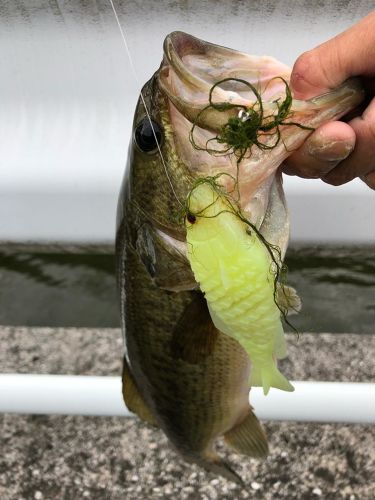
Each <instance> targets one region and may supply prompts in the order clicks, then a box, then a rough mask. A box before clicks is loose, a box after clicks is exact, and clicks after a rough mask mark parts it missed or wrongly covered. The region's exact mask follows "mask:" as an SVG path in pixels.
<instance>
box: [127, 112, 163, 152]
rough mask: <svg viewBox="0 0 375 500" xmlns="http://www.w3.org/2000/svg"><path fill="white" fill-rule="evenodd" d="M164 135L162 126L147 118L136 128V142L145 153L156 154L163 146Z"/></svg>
mask: <svg viewBox="0 0 375 500" xmlns="http://www.w3.org/2000/svg"><path fill="white" fill-rule="evenodd" d="M162 138H163V133H162V129H161V127H160V125H159V124H158V123H156V122H155V121H154V120H150V119H148V118H147V117H145V118H143V120H142V121H140V122H139V123H138V125H137V126H136V127H135V132H134V140H135V143H136V145H137V147H138V149H140V150H141V151H142V152H143V153H149V154H150V153H155V152H156V151H157V150H158V144H159V147H160V145H161V142H162Z"/></svg>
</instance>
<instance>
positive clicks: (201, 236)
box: [186, 182, 294, 394]
mask: <svg viewBox="0 0 375 500" xmlns="http://www.w3.org/2000/svg"><path fill="white" fill-rule="evenodd" d="M186 230H187V243H188V258H189V261H190V265H191V268H192V270H193V273H194V276H195V279H196V280H197V282H199V284H200V288H201V290H202V292H204V294H205V297H206V300H207V303H208V307H209V310H210V314H211V317H212V320H213V322H214V324H215V326H216V327H217V328H218V329H219V330H220V331H222V332H223V333H225V334H227V335H229V336H231V337H233V338H234V339H236V340H237V341H238V342H239V343H240V344H241V345H242V347H243V348H244V349H245V350H246V352H247V353H248V355H249V357H250V359H251V362H252V370H251V375H250V385H251V386H261V387H263V392H264V394H267V393H268V391H269V389H270V387H276V388H278V389H282V390H284V391H293V390H294V388H293V386H292V385H291V384H290V382H289V381H288V380H287V379H286V378H285V377H284V375H282V374H281V373H280V371H279V370H278V368H277V364H276V358H279V359H280V358H283V357H285V356H286V344H285V338H284V332H283V327H282V324H281V320H280V310H279V309H278V307H277V305H276V304H275V301H274V280H275V275H274V274H273V273H272V269H271V268H272V260H271V257H270V254H269V253H268V251H267V248H266V247H265V245H264V243H263V242H262V241H261V240H260V239H259V237H258V235H257V234H256V232H255V231H254V230H250V231H249V226H248V225H247V224H246V223H245V222H244V221H242V220H241V219H240V218H239V217H238V215H236V213H235V211H234V208H233V206H232V205H231V203H229V201H228V199H227V198H226V197H225V195H224V194H220V192H219V191H218V190H217V189H215V188H214V186H213V185H211V184H210V183H209V182H201V183H199V184H198V185H197V186H196V187H195V188H194V189H193V190H192V191H191V193H190V195H189V197H188V216H187V217H186Z"/></svg>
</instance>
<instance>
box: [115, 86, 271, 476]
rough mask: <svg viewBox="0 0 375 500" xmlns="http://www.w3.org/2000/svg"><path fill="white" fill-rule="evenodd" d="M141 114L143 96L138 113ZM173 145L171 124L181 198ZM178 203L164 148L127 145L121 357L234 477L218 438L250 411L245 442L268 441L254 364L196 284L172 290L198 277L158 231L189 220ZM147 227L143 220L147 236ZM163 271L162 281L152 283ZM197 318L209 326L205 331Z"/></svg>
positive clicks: (177, 437) (186, 441)
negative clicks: (218, 324)
mask: <svg viewBox="0 0 375 500" xmlns="http://www.w3.org/2000/svg"><path fill="white" fill-rule="evenodd" d="M151 88H155V86H154V82H153V81H152V80H151V81H150V82H149V83H148V84H147V85H146V86H145V88H144V89H143V94H144V96H145V98H146V103H147V104H148V106H147V107H148V108H149V109H150V110H151V112H152V118H153V119H154V120H155V121H156V122H158V123H162V124H163V125H164V130H167V129H168V125H169V124H168V123H167V106H168V103H167V101H166V99H165V98H164V96H163V95H162V94H161V93H160V92H159V91H156V93H155V94H154V95H153V96H152V98H153V103H152V102H151V95H150V89H151ZM144 116H145V110H144V109H143V104H142V102H139V104H138V107H137V111H136V115H135V120H134V123H135V124H137V123H138V122H139V121H140V120H141V119H142V118H143V117H144ZM170 147H171V146H170V143H169V142H168V132H167V133H165V139H164V144H163V146H162V153H163V156H164V157H166V158H168V162H169V167H170V172H169V173H170V178H171V180H172V182H173V183H174V186H175V189H176V192H177V193H178V195H179V196H180V197H181V199H183V197H184V196H186V194H187V191H188V189H189V186H190V182H191V178H192V176H191V174H190V172H189V171H188V169H187V167H186V166H185V165H183V164H182V163H180V162H179V161H178V158H177V159H175V157H174V155H173V152H172V153H171V151H170V149H169V148H170ZM175 160H176V161H175ZM171 167H172V168H171ZM179 208H180V207H179V204H178V202H177V200H176V199H175V197H174V196H173V194H172V193H171V189H170V185H169V181H168V179H167V177H166V175H165V171H164V167H163V165H162V163H161V160H160V156H159V155H158V154H154V155H145V154H144V153H142V152H140V151H139V150H138V149H137V148H136V147H134V146H133V147H132V148H131V149H130V155H129V168H128V169H127V171H126V174H125V177H124V181H123V185H122V190H121V195H120V199H119V206H118V231H117V238H116V256H117V276H118V290H119V297H120V308H121V318H122V322H123V324H122V327H123V331H124V332H125V345H126V353H127V354H126V362H127V364H128V365H129V371H130V374H131V376H132V378H133V379H134V383H135V385H136V388H137V390H138V391H139V394H140V399H141V400H143V404H144V405H145V406H146V407H147V408H149V410H150V412H151V414H152V415H153V416H154V418H155V423H157V425H159V426H160V427H161V428H162V429H163V431H164V432H165V434H166V435H167V436H168V437H169V439H170V441H171V442H172V444H173V445H174V447H175V448H176V449H177V450H178V451H179V452H180V453H181V454H182V455H183V457H184V458H185V459H186V460H188V461H193V462H196V463H199V464H200V465H202V466H203V467H205V468H206V469H209V470H213V471H215V472H216V473H218V474H222V475H224V476H226V477H227V478H229V479H231V480H235V481H238V480H239V478H238V477H237V476H236V474H235V473H234V472H233V471H231V469H230V468H229V467H228V466H227V465H226V464H223V463H222V462H221V461H220V459H219V458H218V457H217V456H216V453H215V452H214V449H213V444H214V440H215V439H216V438H217V437H218V436H220V435H223V434H225V433H226V432H227V431H229V430H230V429H232V428H233V427H234V426H235V425H237V424H239V423H241V421H243V420H246V418H247V417H248V416H249V415H250V417H251V419H253V420H254V425H253V428H254V434H255V435H256V434H257V433H258V434H259V437H258V440H257V441H255V442H254V443H253V444H251V445H249V446H248V448H249V450H250V449H251V453H252V454H253V455H258V456H265V455H266V454H267V451H268V447H267V442H266V438H265V435H264V432H263V431H262V429H261V426H260V424H259V423H258V421H257V420H256V418H255V417H254V416H253V415H252V412H251V408H250V406H249V402H248V393H249V387H248V383H247V380H248V375H249V371H250V364H249V359H248V356H247V354H246V352H245V351H244V350H243V349H242V347H241V346H240V345H239V344H238V343H237V342H236V341H234V340H233V339H231V338H230V337H228V336H226V335H224V334H222V333H221V332H219V331H218V330H216V329H215V327H214V326H213V323H212V320H211V318H210V315H209V313H208V310H207V306H206V303H205V300H204V297H203V295H202V294H201V293H199V292H196V291H179V292H178V293H176V292H174V291H170V290H173V289H175V288H176V287H177V288H178V286H179V284H180V281H181V279H182V277H185V282H186V283H187V284H188V285H187V286H189V287H190V288H195V287H196V283H195V280H194V277H193V275H192V272H191V269H190V266H189V264H188V261H187V259H186V257H185V256H183V255H180V257H181V258H180V260H176V259H175V258H173V251H174V250H173V249H171V245H169V244H168V242H165V241H164V239H162V238H160V236H159V234H158V231H163V233H166V234H169V235H170V236H171V237H173V238H180V239H184V238H185V229H184V227H183V226H181V224H180V223H179V222H178V221H177V220H176V213H177V212H178V209H179ZM145 227H148V228H149V231H148V233H147V236H145V231H144V228H145ZM140 235H141V240H142V242H143V243H142V247H143V250H144V254H145V255H144V256H143V257H141V255H140V251H139V250H140V245H139V238H140ZM137 242H138V243H137ZM155 246H157V247H158V262H159V263H160V262H163V265H162V266H160V264H159V267H160V269H161V271H160V272H159V274H155V272H154V271H155V269H154V270H153V269H152V268H151V267H150V266H149V265H148V264H150V262H152V257H150V255H151V254H152V253H153V251H152V250H150V249H154V248H155ZM146 247H149V250H148V251H147V249H146ZM148 257H150V258H149V261H148V264H147V259H148ZM166 270H168V273H166ZM160 275H161V276H162V277H163V280H164V281H163V288H161V287H160V286H158V285H157V281H158V278H159V279H161V277H160ZM189 279H190V282H189ZM202 325H204V326H205V328H204V330H205V331H206V335H202ZM196 332H198V335H197V334H196ZM181 339H183V340H181ZM178 346H180V348H178ZM128 404H129V403H128ZM135 410H136V408H135ZM245 447H246V445H245V444H244V445H243V448H245ZM242 451H243V450H242Z"/></svg>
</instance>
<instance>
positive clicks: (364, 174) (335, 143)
mask: <svg viewBox="0 0 375 500" xmlns="http://www.w3.org/2000/svg"><path fill="white" fill-rule="evenodd" d="M351 76H360V77H361V79H362V83H363V86H364V88H365V90H366V95H367V97H368V99H367V100H366V103H365V105H364V106H361V109H358V110H356V111H355V112H354V113H351V114H350V119H348V121H346V122H344V121H334V122H330V123H326V124H325V125H322V126H320V127H319V128H317V129H316V130H315V131H314V132H313V133H312V134H311V135H310V137H309V138H308V139H307V140H306V141H305V143H304V144H303V146H302V147H301V148H300V149H299V150H298V151H296V152H295V153H293V155H291V156H290V157H289V158H288V160H287V161H286V162H285V164H284V167H283V171H284V172H285V173H286V174H289V175H298V176H300V177H304V178H310V179H314V178H321V179H322V180H323V181H324V182H327V183H328V184H333V185H334V186H339V185H341V184H345V183H346V182H349V181H351V180H352V179H354V178H355V177H360V178H361V179H362V180H363V181H364V182H365V183H366V184H367V185H368V186H369V187H370V188H372V189H375V97H374V96H375V11H374V12H372V13H371V14H369V15H368V16H366V17H365V18H364V19H362V20H361V21H360V22H359V23H357V24H356V25H354V26H352V27H351V28H349V29H348V30H347V31H344V32H343V33H341V34H340V35H338V36H336V37H335V38H332V39H331V40H329V41H327V42H325V43H323V44H322V45H319V46H318V47H316V48H315V49H313V50H311V51H308V52H305V53H304V54H302V55H301V56H300V57H299V58H298V59H297V61H296V62H295V64H294V67H293V70H292V75H291V82H290V83H291V88H292V90H293V95H294V97H295V98H296V99H310V98H311V97H314V96H316V95H319V94H323V93H324V92H327V91H328V90H329V89H332V88H334V87H337V86H338V85H340V84H341V83H342V82H344V81H345V80H346V79H348V78H349V77H351ZM344 119H345V118H344Z"/></svg>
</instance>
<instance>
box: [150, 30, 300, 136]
mask: <svg viewBox="0 0 375 500" xmlns="http://www.w3.org/2000/svg"><path fill="white" fill-rule="evenodd" d="M275 74H277V75H278V76H280V77H282V78H284V79H285V80H289V76H290V69H289V68H288V66H285V65H284V64H282V63H280V62H279V61H276V60H275V59H274V58H272V57H268V56H260V57H259V56H250V55H248V54H244V53H242V52H239V51H237V50H233V49H229V48H226V47H221V46H219V45H215V44H213V43H210V42H206V41H203V40H200V39H198V38H196V37H194V36H192V35H189V34H187V33H183V32H181V31H175V32H173V33H171V34H170V35H168V36H167V37H166V39H165V41H164V59H163V62H162V65H161V68H160V71H159V77H158V78H159V85H160V87H161V89H162V90H163V91H164V93H165V94H166V95H167V97H168V98H169V100H170V101H171V102H172V103H173V104H174V106H175V107H176V108H177V109H178V111H179V112H180V113H182V114H183V115H184V116H185V118H187V119H188V120H189V121H190V122H192V123H195V124H196V125H199V126H200V127H203V128H206V129H209V130H211V131H214V132H218V131H219V130H220V129H221V128H222V126H223V125H225V124H226V123H227V122H228V119H229V118H230V117H233V116H237V114H238V108H232V109H227V110H225V111H223V110H221V111H219V110H217V109H213V108H210V109H206V110H205V112H204V113H203V110H204V108H207V106H208V104H209V95H210V91H211V89H212V87H213V86H214V85H215V88H214V90H213V92H212V100H213V102H215V103H230V104H234V105H236V106H246V107H249V106H251V105H252V104H253V103H254V102H255V100H256V96H255V95H254V93H253V92H252V90H251V89H250V87H249V86H246V85H244V84H243V83H240V82H238V79H241V80H244V81H246V82H248V83H250V84H252V85H254V86H256V88H257V89H258V90H259V91H260V92H261V93H262V99H264V100H265V101H267V100H269V101H271V99H269V97H270V96H273V99H276V98H277V97H278V96H279V94H281V93H282V90H283V89H284V91H285V84H283V82H282V80H281V79H278V80H277V79H275V78H274V77H275ZM224 79H226V81H225V82H222V80H224ZM218 82H221V83H218Z"/></svg>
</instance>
